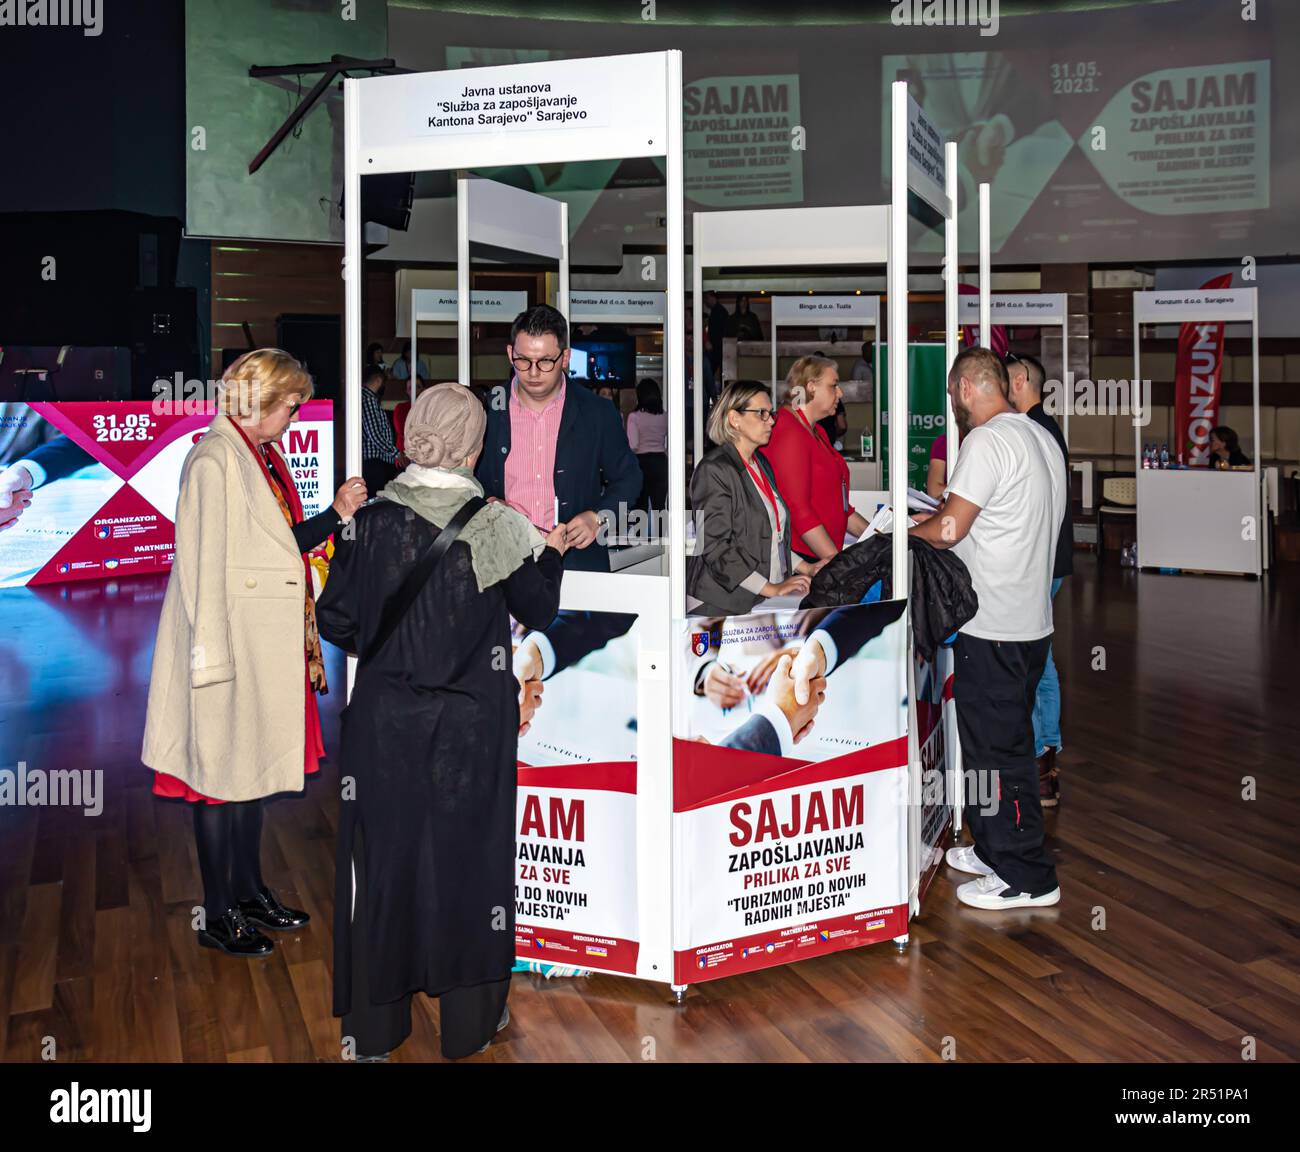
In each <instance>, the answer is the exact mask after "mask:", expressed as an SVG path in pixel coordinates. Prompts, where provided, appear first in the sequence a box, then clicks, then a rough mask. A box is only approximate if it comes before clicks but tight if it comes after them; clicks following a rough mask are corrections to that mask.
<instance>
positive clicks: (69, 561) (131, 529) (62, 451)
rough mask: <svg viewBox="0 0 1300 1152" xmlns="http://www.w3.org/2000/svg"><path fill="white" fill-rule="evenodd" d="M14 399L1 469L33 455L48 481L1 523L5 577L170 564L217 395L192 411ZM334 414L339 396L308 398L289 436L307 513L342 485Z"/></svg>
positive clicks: (52, 577)
mask: <svg viewBox="0 0 1300 1152" xmlns="http://www.w3.org/2000/svg"><path fill="white" fill-rule="evenodd" d="M3 407H4V409H5V411H4V413H3V414H0V436H2V437H3V439H0V445H4V446H5V448H4V451H3V452H2V453H0V470H3V469H4V468H5V467H7V466H8V465H10V464H14V463H17V462H19V461H21V460H31V461H34V462H35V464H36V465H37V469H36V470H37V471H40V472H41V473H43V476H42V477H41V478H40V479H42V480H43V482H42V483H41V484H40V485H39V486H38V487H37V488H36V489H35V490H34V492H33V493H32V503H31V507H29V508H28V509H27V510H26V511H25V512H24V513H23V514H22V515H21V516H20V517H19V518H18V520H17V522H16V523H15V524H14V526H13V527H12V528H9V529H6V531H5V532H4V533H3V534H0V588H8V587H13V586H15V585H22V584H52V583H56V582H58V581H62V580H93V579H97V578H102V577H107V576H125V575H129V574H135V573H142V572H166V571H168V570H169V569H170V568H171V565H172V560H173V559H174V558H175V547H176V529H175V524H174V523H173V519H174V517H175V515H176V500H177V496H178V495H179V493H180V475H181V467H182V465H183V464H184V463H185V457H186V456H187V455H189V451H190V449H191V448H192V447H193V446H194V445H195V444H196V443H197V442H198V440H199V438H200V437H201V436H202V435H203V433H204V430H205V429H206V428H207V426H208V425H209V424H210V423H211V422H212V417H213V415H214V413H215V409H214V408H213V407H211V406H210V405H207V404H202V403H195V404H187V405H185V406H184V407H185V408H188V414H186V413H180V414H160V413H159V412H158V411H156V410H155V409H156V407H157V406H156V405H155V404H154V403H153V402H152V401H145V400H142V401H120V402H109V403H50V404H6V405H3ZM178 407H180V405H178ZM333 419H334V416H333V404H332V403H331V402H330V401H328V400H311V401H308V402H307V403H306V404H304V405H303V406H302V410H301V412H300V413H299V417H298V420H297V421H296V422H295V423H294V424H292V425H290V427H289V430H288V431H287V432H286V433H285V435H284V437H283V439H282V440H281V447H282V449H283V450H284V452H285V456H286V458H287V460H288V463H289V468H290V471H291V473H292V475H293V478H294V483H295V484H296V485H297V486H298V494H299V495H300V496H301V497H302V504H303V512H304V513H305V514H306V515H307V516H314V515H315V514H316V513H317V512H320V511H321V510H322V509H323V508H325V507H326V505H328V504H329V503H330V501H331V499H332V497H333V494H334V483H333V481H334V429H333Z"/></svg>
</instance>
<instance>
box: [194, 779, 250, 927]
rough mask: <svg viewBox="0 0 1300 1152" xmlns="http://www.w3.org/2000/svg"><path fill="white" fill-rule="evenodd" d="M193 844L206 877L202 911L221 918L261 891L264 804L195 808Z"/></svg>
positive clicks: (200, 805) (204, 878) (216, 805)
mask: <svg viewBox="0 0 1300 1152" xmlns="http://www.w3.org/2000/svg"><path fill="white" fill-rule="evenodd" d="M194 842H195V844H196V845H197V847H198V850H199V873H200V875H202V877H203V910H204V912H205V913H206V914H207V916H208V917H209V918H216V917H219V916H222V915H223V914H224V913H225V911H226V909H227V908H230V907H231V906H233V905H234V904H235V903H236V901H239V900H248V899H251V898H252V897H253V896H255V895H256V894H257V893H258V892H260V891H261V890H262V888H263V883H262V802H261V801H260V800H246V801H244V802H243V803H239V804H233V803H232V804H206V803H198V804H195V805H194Z"/></svg>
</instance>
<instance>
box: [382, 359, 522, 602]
mask: <svg viewBox="0 0 1300 1152" xmlns="http://www.w3.org/2000/svg"><path fill="white" fill-rule="evenodd" d="M486 427H487V413H486V411H485V410H484V408H483V405H482V404H481V403H480V402H479V400H478V398H477V397H476V396H475V395H474V393H473V392H471V391H470V390H469V389H468V388H466V387H464V386H463V385H460V384H455V383H452V384H437V385H435V386H434V387H432V388H427V389H425V391H424V392H422V393H421V394H420V395H419V397H418V398H417V399H416V401H415V403H414V404H412V405H411V414H410V415H409V416H408V417H407V418H406V428H405V444H404V448H403V450H404V451H405V453H406V455H407V456H408V457H409V459H410V461H411V463H410V465H409V466H408V467H407V469H406V471H405V472H402V473H401V474H400V475H398V477H397V479H396V480H393V481H391V482H390V483H389V484H388V485H387V486H386V487H385V488H384V490H383V491H382V492H381V493H380V495H381V496H383V497H384V498H385V499H387V500H392V501H393V502H394V503H395V504H401V505H403V506H405V507H407V508H410V509H411V510H412V511H413V512H415V513H416V514H417V515H419V516H422V517H423V518H424V519H425V520H428V521H429V522H430V523H431V524H435V525H437V526H438V527H439V528H445V527H446V526H447V525H448V524H449V523H450V522H451V519H452V517H454V516H455V515H456V513H457V512H459V511H460V510H461V508H462V507H463V506H464V505H465V502H466V501H467V500H469V499H470V497H472V496H482V495H483V486H482V485H481V484H480V483H479V482H478V481H477V480H475V479H474V474H473V473H472V472H471V471H470V470H469V469H468V468H465V467H464V466H463V465H464V462H465V461H466V460H467V459H469V457H471V456H474V455H476V454H477V453H478V451H479V449H480V448H481V447H482V446H483V431H484V429H485V428H486ZM459 539H461V540H463V541H464V542H465V543H466V544H468V545H469V549H470V556H471V559H472V562H473V565H474V577H475V580H476V581H477V583H478V588H479V591H480V592H481V591H483V590H484V589H485V588H490V587H491V586H492V585H493V584H496V583H499V582H500V581H502V580H504V579H506V577H507V576H509V575H510V574H511V573H512V572H513V571H514V570H515V569H516V568H518V567H519V566H520V565H521V564H525V563H527V562H528V561H530V560H531V559H533V557H535V556H537V555H540V553H541V550H542V547H543V546H544V545H543V541H542V537H541V534H540V533H539V532H538V531H537V529H536V528H534V527H533V526H532V525H531V524H530V523H529V522H528V519H527V517H525V516H523V515H522V514H521V513H519V512H516V511H515V510H514V509H513V508H511V507H510V506H509V505H507V504H489V505H488V506H487V507H486V508H483V509H481V510H480V511H479V512H478V514H477V515H476V516H475V517H474V518H473V519H472V520H471V521H470V522H469V523H468V524H466V525H465V527H464V529H463V530H462V531H461V534H460V537H459Z"/></svg>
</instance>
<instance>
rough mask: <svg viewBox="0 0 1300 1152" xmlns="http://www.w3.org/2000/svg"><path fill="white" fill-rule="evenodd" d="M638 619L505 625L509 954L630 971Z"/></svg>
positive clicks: (614, 615)
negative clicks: (509, 646) (513, 759)
mask: <svg viewBox="0 0 1300 1152" xmlns="http://www.w3.org/2000/svg"><path fill="white" fill-rule="evenodd" d="M640 634H641V627H640V617H638V616H637V615H635V614H634V613H630V612H578V611H567V610H566V611H562V612H560V613H559V614H558V615H557V616H556V618H555V619H554V620H553V621H552V622H551V624H550V625H549V626H548V627H546V628H544V629H541V630H539V631H528V630H527V629H523V628H521V627H519V626H516V628H515V645H514V669H515V675H516V677H517V678H518V680H519V683H520V691H521V695H522V699H523V704H522V706H521V720H523V721H524V722H525V723H526V724H527V729H526V731H525V732H524V734H523V735H522V736H521V737H520V739H519V792H518V800H517V808H518V819H519V827H518V836H517V838H516V857H517V862H518V871H517V873H516V879H515V952H516V955H518V956H519V957H520V958H521V959H526V960H546V961H551V962H553V963H557V964H566V965H575V966H577V967H580V968H600V969H604V970H606V971H611V972H627V973H632V972H635V971H636V962H637V954H638V949H639V945H638V929H637V882H636V811H637V809H636V805H637V764H636V741H637V709H636V688H637V681H636V676H637V653H638V650H639V647H640V642H641V635H640Z"/></svg>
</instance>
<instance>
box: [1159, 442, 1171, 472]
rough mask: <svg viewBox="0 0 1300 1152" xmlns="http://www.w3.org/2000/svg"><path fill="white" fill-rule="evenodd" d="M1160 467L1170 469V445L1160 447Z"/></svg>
mask: <svg viewBox="0 0 1300 1152" xmlns="http://www.w3.org/2000/svg"><path fill="white" fill-rule="evenodd" d="M1160 467H1161V468H1168V467H1169V445H1168V444H1161V445H1160Z"/></svg>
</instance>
